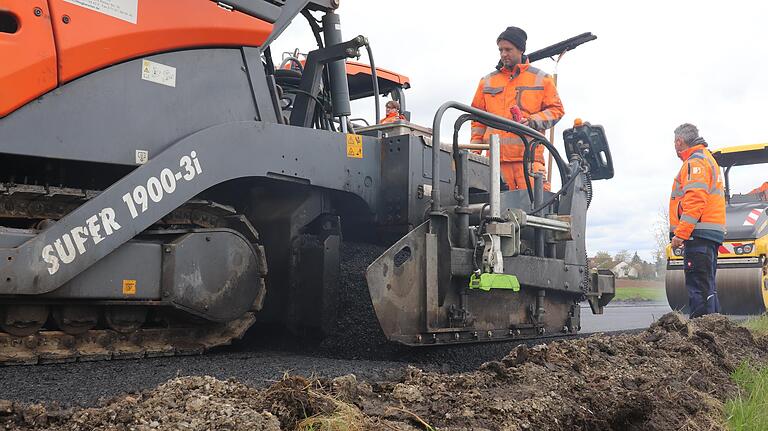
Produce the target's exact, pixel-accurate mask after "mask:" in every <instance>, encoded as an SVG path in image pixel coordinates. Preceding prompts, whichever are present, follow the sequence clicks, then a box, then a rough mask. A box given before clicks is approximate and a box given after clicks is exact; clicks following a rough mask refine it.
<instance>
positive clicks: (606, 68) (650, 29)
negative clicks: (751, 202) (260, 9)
mask: <svg viewBox="0 0 768 431" xmlns="http://www.w3.org/2000/svg"><path fill="white" fill-rule="evenodd" d="M544 5H546V7H544ZM338 12H339V14H340V15H341V20H342V28H343V33H344V39H345V40H347V39H350V38H352V37H354V36H356V35H358V34H362V35H365V36H367V37H368V38H369V40H370V41H371V44H372V47H373V50H374V55H375V60H376V64H377V66H379V67H383V68H386V69H390V70H393V71H396V72H399V73H401V74H404V75H406V76H408V77H409V78H410V79H411V85H412V88H411V89H410V90H408V91H407V95H406V100H407V103H408V110H409V111H411V112H412V121H414V122H415V123H418V124H422V125H426V126H430V127H431V123H432V118H433V116H434V113H435V111H436V109H437V108H438V107H439V106H440V105H441V104H442V103H443V102H445V101H448V100H456V101H460V102H464V103H467V104H469V103H470V102H471V100H472V96H473V93H474V91H475V88H476V86H477V83H478V81H479V79H480V78H481V77H483V76H484V75H486V74H487V73H489V72H491V71H492V70H493V67H494V66H495V65H496V62H497V61H498V50H497V47H496V37H497V36H498V34H499V33H500V32H501V31H502V30H504V28H506V27H507V26H510V25H514V26H518V27H521V28H523V29H524V30H525V31H526V32H527V33H528V51H529V52H530V51H535V50H537V49H539V48H542V47H544V46H548V45H551V44H553V43H556V42H558V41H561V40H563V39H566V38H569V37H572V36H575V35H577V34H580V33H583V32H587V31H589V32H592V33H594V34H596V35H597V36H598V39H597V40H596V41H593V42H589V43H588V44H585V45H582V46H581V47H579V48H577V49H576V50H574V51H572V52H569V53H568V54H567V55H566V56H565V57H564V58H563V60H562V61H561V63H560V65H559V67H558V70H557V72H558V75H559V78H558V80H559V87H558V88H559V92H560V97H561V98H562V100H563V104H564V106H565V111H566V114H565V117H564V118H563V119H562V120H561V121H560V123H559V124H558V126H557V133H556V136H557V138H556V145H557V146H558V148H561V149H562V131H563V130H564V129H565V128H567V127H570V126H571V125H572V124H573V120H574V118H577V117H579V118H583V119H584V120H586V121H590V122H592V123H594V124H601V125H603V126H604V127H605V130H606V134H607V136H608V140H609V143H610V145H611V151H612V153H613V159H614V165H615V170H616V176H615V177H614V178H613V179H612V180H606V181H598V182H596V184H595V199H594V201H593V203H592V207H591V208H590V212H589V227H588V231H587V246H588V249H589V252H590V254H594V253H595V252H597V251H600V250H603V251H608V252H616V251H618V250H621V249H628V250H630V251H635V250H637V251H638V252H639V253H640V255H641V256H642V257H644V258H646V259H650V256H651V252H652V250H653V249H654V240H653V235H652V226H653V224H654V222H656V221H657V220H658V213H659V210H660V209H661V208H662V207H665V206H666V205H667V203H668V199H669V192H670V188H671V183H672V178H673V177H674V175H675V174H676V173H677V170H678V169H679V167H680V163H681V162H680V161H679V159H677V157H676V155H675V153H674V148H673V143H672V141H673V133H672V132H673V130H674V129H675V127H677V126H678V125H679V124H681V123H683V122H691V123H693V124H696V125H697V126H698V127H699V130H700V133H701V135H702V136H703V137H704V138H705V139H706V140H707V141H708V142H709V143H710V148H720V147H724V146H731V145H740V144H749V143H761V142H767V141H768V133H767V132H768V131H767V130H766V129H767V127H766V124H767V122H766V119H765V117H766V111H768V110H766V108H765V106H764V105H765V103H766V102H767V101H768V73H767V72H768V58H766V52H768V48H766V45H765V44H766V43H767V42H768V26H766V25H765V20H766V17H768V3H767V2H752V1H750V2H739V1H733V2H728V3H723V2H711V3H704V2H700V1H666V2H660V1H650V2H623V1H612V2H608V1H588V0H587V1H579V2H574V1H551V2H546V3H541V2H533V3H530V2H529V3H523V2H509V1H496V0H482V1H476V2H467V1H458V0H442V1H439V0H419V1H413V0H411V1H408V0H387V1H386V2H373V1H371V0H341V8H340V9H339V11H338ZM273 47H274V48H273V52H274V53H275V57H277V56H279V54H280V52H281V51H292V50H293V49H294V48H300V49H301V50H302V51H303V52H306V51H308V50H310V49H313V47H314V43H313V38H312V36H311V33H310V32H309V30H308V26H307V25H306V23H305V21H304V20H303V19H298V20H297V21H296V22H295V23H294V24H292V26H291V28H289V29H288V31H287V32H286V33H285V34H284V35H283V36H282V37H281V38H280V39H278V40H277V41H276V42H275V44H274V45H273ZM276 61H279V58H276ZM362 61H365V59H364V58H363V59H362ZM536 66H537V67H539V68H541V69H544V70H546V71H548V72H550V73H552V72H554V62H553V61H550V60H548V59H545V60H541V61H539V62H537V63H536ZM369 104H370V102H366V104H365V105H364V106H361V105H360V104H359V103H358V104H356V105H355V108H356V109H359V112H356V113H355V114H357V115H355V116H359V115H362V116H366V117H368V118H371V119H372V117H373V115H372V112H373V109H372V107H371V106H369ZM445 124H452V119H448V121H446V122H445ZM446 133H447V129H446ZM555 171H556V170H555ZM755 172H757V174H758V175H757V176H760V174H762V177H761V178H754V179H753V178H746V177H745V178H743V179H742V180H741V181H739V182H737V184H736V187H737V188H741V189H747V190H741V191H748V189H749V188H751V187H753V186H754V187H756V186H757V185H758V184H760V183H762V182H763V181H766V180H768V170H766V169H765V168H763V169H762V170H759V171H756V170H755V169H753V170H752V171H751V174H755ZM753 184H754V185H753Z"/></svg>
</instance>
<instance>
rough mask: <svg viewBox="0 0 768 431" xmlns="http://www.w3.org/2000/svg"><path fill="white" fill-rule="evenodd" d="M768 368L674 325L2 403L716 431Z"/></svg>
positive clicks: (233, 423) (229, 415) (724, 325)
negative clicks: (752, 379) (248, 381)
mask: <svg viewBox="0 0 768 431" xmlns="http://www.w3.org/2000/svg"><path fill="white" fill-rule="evenodd" d="M767 358H768V338H765V337H762V338H754V337H753V336H752V334H751V333H750V332H749V331H748V330H747V329H745V328H742V327H740V326H738V325H736V324H734V323H733V322H731V321H729V320H728V319H727V318H726V317H724V316H717V315H715V316H706V317H703V318H699V319H694V320H692V321H688V320H687V319H685V318H684V317H683V316H681V315H679V314H674V313H670V314H667V315H665V316H664V317H662V318H661V319H660V320H659V321H658V322H656V323H654V324H653V325H651V327H650V328H649V329H647V330H645V331H642V332H640V333H636V334H628V335H618V336H607V335H603V334H598V335H593V336H590V337H586V338H580V339H576V340H568V341H557V342H553V343H549V344H545V345H539V346H535V347H529V346H525V345H523V346H518V347H516V348H515V349H513V350H512V351H511V352H510V353H509V354H508V355H507V356H505V357H504V358H503V359H502V360H500V361H491V362H487V363H485V364H483V365H482V366H481V367H480V368H479V369H478V370H476V371H472V372H466V373H455V374H446V373H441V372H433V371H423V370H420V369H417V368H413V367H410V368H407V369H406V372H404V373H402V375H401V376H400V377H399V378H398V379H396V380H388V381H379V382H372V383H368V382H364V381H360V380H358V379H357V378H355V377H354V376H351V375H348V376H343V377H339V378H336V379H332V380H329V379H310V378H305V377H299V376H287V377H285V378H284V379H282V380H280V381H278V382H276V383H275V384H273V385H272V386H270V387H269V388H266V389H256V388H252V387H249V386H246V385H245V384H242V383H239V382H233V381H229V382H223V381H220V380H217V379H215V378H212V377H182V378H177V379H174V380H171V381H169V382H168V383H165V384H163V385H161V386H160V387H158V388H156V389H154V390H150V391H145V392H142V393H139V394H129V395H124V396H121V397H118V398H115V399H113V400H111V401H110V402H107V403H104V404H103V405H101V406H99V407H96V408H90V409H79V410H66V411H55V410H53V409H51V408H50V407H48V408H46V407H44V406H42V405H21V404H20V403H9V402H4V403H0V412H1V414H2V415H3V416H2V417H0V419H2V421H3V422H5V424H6V425H8V426H11V427H13V428H15V429H20V430H39V429H51V430H81V429H97V428H100V429H129V428H131V429H136V430H149V429H183V428H184V427H189V428H190V429H203V428H206V429H207V428H210V429H232V430H241V429H242V430H245V429H257V430H270V431H275V430H280V429H283V430H292V429H295V427H296V426H297V425H298V424H299V423H301V421H303V420H306V418H308V417H310V418H316V417H317V416H319V417H321V418H326V419H329V418H330V419H338V420H346V421H347V422H348V423H354V424H355V426H356V427H357V428H350V429H396V430H415V429H425V428H424V426H423V423H427V424H429V425H430V426H432V427H436V428H437V429H440V430H470V429H472V430H501V429H504V430H527V429H547V430H668V429H676V430H699V429H712V430H718V429H723V423H724V420H723V417H722V410H721V406H722V402H723V401H724V400H725V399H727V398H729V397H731V396H733V395H734V394H735V393H736V387H735V386H734V384H733V383H732V382H731V380H730V378H729V375H730V373H731V372H732V371H733V370H734V369H735V368H736V367H737V366H738V365H739V363H740V362H741V361H743V360H751V361H753V363H757V364H759V363H763V364H764V363H765V361H766V359H767ZM313 420H314V419H313ZM422 421H423V422H422ZM86 424H87V425H86Z"/></svg>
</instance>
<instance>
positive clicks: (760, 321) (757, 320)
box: [742, 314, 768, 335]
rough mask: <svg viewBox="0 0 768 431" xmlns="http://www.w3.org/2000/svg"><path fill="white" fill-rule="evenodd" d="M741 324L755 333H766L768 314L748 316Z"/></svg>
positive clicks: (767, 330) (767, 331) (767, 333)
mask: <svg viewBox="0 0 768 431" xmlns="http://www.w3.org/2000/svg"><path fill="white" fill-rule="evenodd" d="M742 326H744V327H745V328H747V329H749V330H750V331H752V332H753V333H754V334H755V335H768V315H765V314H763V315H762V316H755V317H750V318H749V319H747V320H745V321H744V322H743V323H742Z"/></svg>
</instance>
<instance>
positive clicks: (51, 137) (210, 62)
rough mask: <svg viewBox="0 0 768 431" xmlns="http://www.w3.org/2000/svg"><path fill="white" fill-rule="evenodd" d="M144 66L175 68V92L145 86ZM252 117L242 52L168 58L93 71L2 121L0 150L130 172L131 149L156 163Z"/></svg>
mask: <svg viewBox="0 0 768 431" xmlns="http://www.w3.org/2000/svg"><path fill="white" fill-rule="evenodd" d="M143 59H147V60H151V61H154V62H157V63H161V64H164V65H166V66H171V67H174V68H176V86H175V87H169V86H165V85H161V84H156V83H154V82H150V81H145V80H143V79H142V78H141V76H142V73H141V72H142V70H141V65H142V60H143ZM264 85H266V83H264ZM256 117H257V112H256V108H255V107H254V103H253V98H252V96H251V91H250V85H249V82H248V74H247V72H246V70H245V66H244V63H243V54H242V51H241V50H240V49H203V50H190V51H179V52H171V53H166V54H159V55H152V56H147V57H144V58H140V59H136V60H132V61H128V62H125V63H122V64H118V65H115V66H112V67H109V68H106V69H103V70H99V71H97V72H93V73H91V74H89V75H86V76H83V77H81V78H78V79H76V80H74V81H72V82H70V83H67V84H65V85H63V86H61V87H60V88H57V89H55V90H53V91H51V92H50V93H48V94H46V95H44V96H42V97H40V98H39V99H37V100H36V101H33V102H30V103H29V104H27V105H26V106H24V107H22V108H20V109H19V110H17V111H16V112H13V113H12V114H10V115H8V116H7V117H5V118H3V119H2V120H0V150H1V151H2V152H3V153H9V154H19V155H30V156H39V157H50V158H59V159H70V160H82V161H92V162H104V163H114V164H123V165H134V164H136V150H146V151H149V156H150V157H154V156H155V155H157V154H158V153H159V152H160V151H162V150H164V149H165V148H167V147H168V146H169V145H170V144H172V143H173V142H175V141H178V140H179V139H181V138H183V137H185V136H188V135H190V134H192V133H194V132H197V131H198V130H201V129H204V128H206V127H210V126H213V125H215V124H221V123H227V122H232V121H252V120H254V119H256ZM30 130H34V131H35V133H30Z"/></svg>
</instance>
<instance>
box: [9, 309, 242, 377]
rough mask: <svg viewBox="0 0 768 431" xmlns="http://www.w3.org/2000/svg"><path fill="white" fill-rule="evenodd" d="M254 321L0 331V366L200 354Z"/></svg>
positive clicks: (237, 336)
mask: <svg viewBox="0 0 768 431" xmlns="http://www.w3.org/2000/svg"><path fill="white" fill-rule="evenodd" d="M255 321H256V317H255V315H254V313H246V314H245V315H244V316H242V317H241V318H239V319H237V320H234V321H232V322H229V323H227V324H217V325H211V326H209V327H204V326H197V327H187V328H181V327H178V328H149V329H139V330H137V331H136V332H133V333H131V334H121V333H118V332H116V331H113V330H109V329H94V330H90V331H88V332H86V333H84V334H81V335H68V334H65V333H64V332H61V331H40V332H38V333H37V334H35V335H30V336H27V337H16V336H13V335H10V334H6V333H0V365H35V364H58V363H64V362H76V361H79V362H91V361H107V360H111V359H140V358H145V357H147V358H151V357H160V356H189V355H199V354H202V353H203V352H205V351H206V350H209V349H211V348H213V347H217V346H224V345H228V344H230V343H231V342H232V341H233V340H236V339H240V338H242V336H243V335H244V334H245V331H247V330H248V328H250V327H251V325H252V324H253V323H254V322H255Z"/></svg>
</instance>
